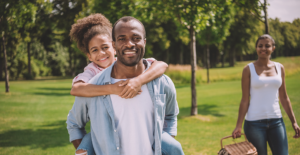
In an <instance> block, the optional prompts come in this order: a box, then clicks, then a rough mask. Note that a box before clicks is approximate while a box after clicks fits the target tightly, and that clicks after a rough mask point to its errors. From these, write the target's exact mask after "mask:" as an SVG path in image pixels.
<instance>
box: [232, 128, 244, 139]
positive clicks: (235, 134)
mask: <svg viewBox="0 0 300 155" xmlns="http://www.w3.org/2000/svg"><path fill="white" fill-rule="evenodd" d="M241 134H242V128H239V127H236V128H235V129H234V130H233V132H232V137H233V139H235V138H239V137H241Z"/></svg>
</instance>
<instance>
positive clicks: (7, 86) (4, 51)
mask: <svg viewBox="0 0 300 155" xmlns="http://www.w3.org/2000/svg"><path fill="white" fill-rule="evenodd" d="M2 42H3V55H4V69H5V92H7V93H8V92H9V76H8V72H7V56H6V49H5V37H4V33H2Z"/></svg>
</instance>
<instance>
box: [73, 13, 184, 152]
mask: <svg viewBox="0 0 300 155" xmlns="http://www.w3.org/2000/svg"><path fill="white" fill-rule="evenodd" d="M70 36H71V38H72V39H73V40H74V41H76V43H77V46H78V48H79V49H80V50H81V51H82V52H84V53H85V54H86V55H87V57H88V58H89V60H90V61H92V62H91V63H90V64H89V65H88V66H87V67H85V69H84V72H83V73H81V74H79V75H78V76H76V77H75V78H74V79H73V86H72V90H71V94H72V95H74V96H83V97H94V96H101V95H109V94H116V95H120V96H121V97H123V98H132V97H134V96H136V95H137V94H138V93H141V92H140V89H141V86H142V85H144V84H146V83H148V82H150V81H152V80H154V79H155V78H158V77H159V76H161V75H162V74H163V73H164V72H165V70H166V68H167V67H168V65H167V64H166V63H164V62H160V61H156V60H155V59H153V58H152V59H147V61H149V62H151V63H152V65H151V66H150V68H149V69H148V70H147V71H145V72H144V73H143V74H141V75H140V76H138V77H136V78H133V79H129V80H126V81H121V82H117V83H115V84H109V85H92V84H89V83H87V82H88V81H89V80H90V79H91V78H92V77H94V76H95V75H96V74H98V73H99V74H101V72H102V71H103V70H104V69H105V68H107V67H109V66H110V65H111V64H112V63H113V62H114V61H115V60H116V58H115V57H114V55H115V50H114V49H113V47H112V25H111V23H110V22H109V20H108V19H106V18H105V17H104V16H103V15H101V14H94V15H90V16H88V17H85V18H83V19H80V20H78V21H77V23H75V24H73V25H72V29H71V31H70ZM141 104H142V103H141ZM170 137H171V136H169V137H162V150H172V151H174V150H175V151H176V150H178V151H177V152H178V153H175V154H183V151H182V148H181V145H180V143H179V142H177V141H176V140H175V139H174V138H172V137H171V138H170ZM72 143H73V145H74V146H75V148H76V149H77V151H76V154H81V155H86V154H89V155H90V154H94V150H93V146H92V141H91V135H90V133H89V134H87V135H85V137H84V138H83V139H82V140H74V141H72ZM165 153H169V152H168V151H166V152H165ZM173 154H174V153H173Z"/></svg>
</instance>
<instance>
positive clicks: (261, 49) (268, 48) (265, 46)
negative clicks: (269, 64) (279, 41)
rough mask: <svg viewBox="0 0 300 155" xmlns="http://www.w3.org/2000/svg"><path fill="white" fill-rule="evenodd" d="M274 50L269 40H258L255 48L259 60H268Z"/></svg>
mask: <svg viewBox="0 0 300 155" xmlns="http://www.w3.org/2000/svg"><path fill="white" fill-rule="evenodd" d="M274 50H275V46H273V45H272V41H271V40H270V39H260V40H259V41H258V43H257V46H256V52H257V55H258V57H259V58H269V57H270V56H271V54H272V53H273V51H274Z"/></svg>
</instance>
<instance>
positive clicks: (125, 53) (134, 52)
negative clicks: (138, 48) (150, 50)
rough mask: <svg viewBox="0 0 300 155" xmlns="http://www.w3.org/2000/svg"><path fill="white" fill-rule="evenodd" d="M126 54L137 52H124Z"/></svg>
mask: <svg viewBox="0 0 300 155" xmlns="http://www.w3.org/2000/svg"><path fill="white" fill-rule="evenodd" d="M124 53H125V54H135V52H124Z"/></svg>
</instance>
